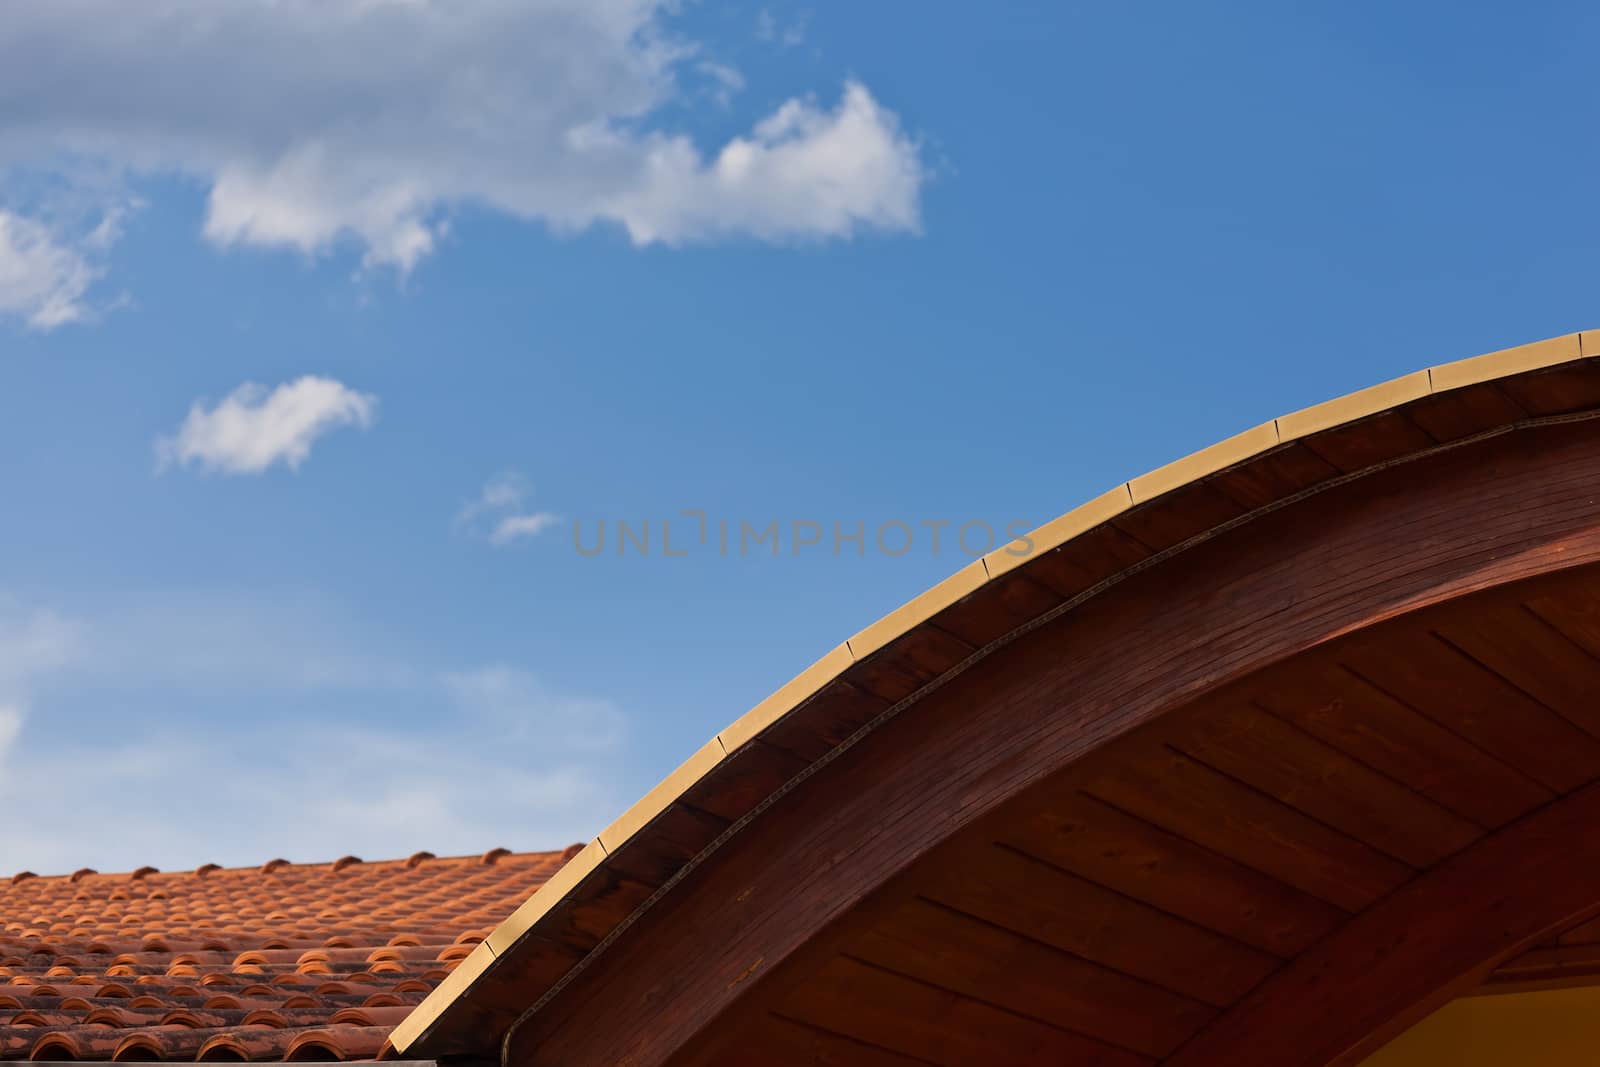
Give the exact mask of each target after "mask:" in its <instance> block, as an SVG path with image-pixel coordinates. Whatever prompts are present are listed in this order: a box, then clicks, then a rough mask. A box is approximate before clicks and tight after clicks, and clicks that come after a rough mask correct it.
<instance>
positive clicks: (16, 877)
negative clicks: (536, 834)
mask: <svg viewBox="0 0 1600 1067" xmlns="http://www.w3.org/2000/svg"><path fill="white" fill-rule="evenodd" d="M572 851H573V846H568V847H567V848H565V849H559V848H557V849H547V850H541V851H527V852H515V851H512V850H511V849H506V848H492V849H489V850H488V851H486V852H479V853H468V854H465V855H455V856H436V855H434V854H433V853H432V852H428V851H426V850H424V851H418V852H413V853H412V854H411V855H409V856H399V857H395V858H392V859H382V860H370V861H364V860H362V859H360V858H358V857H356V856H350V855H346V856H340V857H338V858H330V859H327V860H319V861H312V862H306V863H295V862H291V861H289V860H286V859H280V858H274V859H270V860H267V861H266V862H265V863H261V864H254V865H247V866H246V865H241V866H237V867H225V866H222V865H221V864H217V863H202V864H200V865H199V866H197V867H194V868H192V869H188V870H176V871H163V870H161V869H160V868H158V867H152V866H141V867H137V868H135V869H133V870H131V871H104V872H102V871H97V870H95V869H94V868H92V867H80V868H78V869H77V870H75V871H72V872H70V873H66V874H36V873H34V872H33V871H30V870H22V871H17V872H16V873H14V874H11V875H9V876H6V875H0V879H3V880H4V881H6V882H9V883H10V884H11V885H13V886H16V885H20V884H21V883H23V882H39V883H59V882H78V881H82V880H84V879H86V878H95V879H102V880H104V879H109V880H113V881H122V882H128V881H143V880H151V881H164V880H167V879H171V878H175V877H180V876H185V877H197V878H206V877H210V876H211V875H233V874H241V873H247V874H262V875H265V874H271V873H275V872H279V871H312V870H322V871H325V872H328V873H334V872H338V871H343V870H345V869H362V868H365V869H371V868H375V867H377V868H384V869H391V868H399V869H410V868H415V867H430V866H434V865H439V866H458V867H465V866H472V865H477V864H485V865H487V864H493V863H498V862H502V861H504V860H513V861H516V860H526V859H560V858H562V857H563V856H565V855H567V854H568V853H570V852H572Z"/></svg>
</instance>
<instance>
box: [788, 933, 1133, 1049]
mask: <svg viewBox="0 0 1600 1067" xmlns="http://www.w3.org/2000/svg"><path fill="white" fill-rule="evenodd" d="M780 1014H781V1015H782V1016H783V1017H785V1018H791V1019H796V1020H799V1021H802V1022H813V1023H814V1024H817V1025H822V1026H825V1027H826V1028H827V1029H828V1030H830V1031H833V1032H835V1033H841V1034H845V1035H847V1036H849V1037H854V1038H857V1039H858V1040H862V1041H867V1042H870V1043H872V1044H874V1045H877V1046H879V1047H880V1048H886V1049H890V1050H893V1051H895V1052H900V1053H904V1054H906V1055H911V1056H915V1057H917V1058H918V1059H921V1060H926V1061H927V1062H929V1063H937V1064H941V1065H947V1067H961V1065H964V1064H971V1063H1070V1064H1074V1065H1079V1064H1081V1065H1083V1067H1091V1065H1094V1067H1142V1065H1145V1064H1151V1063H1154V1062H1155V1061H1154V1060H1153V1059H1152V1058H1150V1057H1148V1056H1140V1055H1138V1054H1136V1053H1133V1052H1129V1051H1127V1050H1126V1049H1118V1048H1114V1047H1112V1046H1110V1045H1106V1044H1104V1043H1103V1042H1099V1041H1095V1040H1094V1039H1093V1038H1089V1037H1085V1036H1083V1035H1081V1034H1074V1033H1072V1032H1071V1031H1068V1030H1063V1029H1059V1028H1057V1027H1053V1026H1048V1025H1045V1024H1043V1023H1040V1022H1036V1021H1034V1020H1032V1019H1029V1018H1027V1017H1026V1016H1021V1015H1014V1014H1012V1013H1010V1012H1006V1011H1002V1010H1000V1009H998V1008H995V1007H993V1006H992V1005H989V1004H985V1003H984V1002H983V1001H980V1000H974V999H972V998H970V997H963V996H960V995H959V994H955V993H951V992H949V991H948V990H943V989H939V988H937V987H935V986H930V985H927V984H926V983H923V982H918V981H915V980H914V979H910V978H906V977H904V976H902V975H897V974H895V973H894V972H892V971H886V970H883V969H881V968H878V967H873V966H871V965H870V964H866V963H861V962H859V961H857V960H852V959H848V958H845V957H839V958H837V959H834V960H833V961H831V962H830V963H829V964H828V965H827V966H826V967H824V968H823V969H822V970H821V972H820V973H818V975H817V976H816V980H815V981H814V982H810V983H808V984H807V985H805V986H803V987H801V988H800V989H797V990H796V991H795V994H794V996H793V997H792V998H791V999H790V1000H789V1001H788V1002H787V1003H786V1004H784V1005H783V1008H782V1010H781V1011H780ZM819 1020H825V1022H820V1023H819V1022H818V1021H819Z"/></svg>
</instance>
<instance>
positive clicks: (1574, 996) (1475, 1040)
mask: <svg viewBox="0 0 1600 1067" xmlns="http://www.w3.org/2000/svg"><path fill="white" fill-rule="evenodd" d="M1592 1063H1600V987H1595V986H1586V987H1581V988H1574V989H1544V990H1539V991H1537V992H1531V993H1502V994H1497V995H1493V996H1475V997H1463V998H1462V999H1460V1000H1455V1001H1451V1002H1450V1003H1449V1004H1446V1005H1445V1006H1444V1007H1442V1008H1440V1009H1439V1010H1438V1011H1436V1012H1434V1013H1433V1014H1432V1015H1430V1016H1428V1017H1427V1018H1426V1019H1424V1020H1422V1021H1421V1022H1420V1023H1418V1024H1417V1025H1416V1026H1413V1027H1412V1028H1411V1029H1410V1030H1407V1031H1406V1032H1405V1033H1403V1034H1401V1035H1400V1036H1399V1037H1397V1038H1395V1039H1394V1040H1393V1041H1391V1042H1389V1044H1387V1045H1385V1046H1384V1047H1383V1048H1381V1049H1379V1050H1378V1052H1377V1053H1376V1054H1375V1055H1373V1056H1371V1057H1369V1058H1368V1059H1367V1060H1366V1061H1365V1062H1364V1063H1363V1064H1362V1067H1547V1065H1548V1067H1578V1065H1582V1064H1592Z"/></svg>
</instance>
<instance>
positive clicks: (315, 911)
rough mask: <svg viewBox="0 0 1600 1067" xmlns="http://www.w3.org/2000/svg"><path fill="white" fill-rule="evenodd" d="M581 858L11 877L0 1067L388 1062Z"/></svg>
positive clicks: (5, 881)
mask: <svg viewBox="0 0 1600 1067" xmlns="http://www.w3.org/2000/svg"><path fill="white" fill-rule="evenodd" d="M575 851H576V849H575V848H574V849H567V850H566V851H563V852H527V853H514V852H509V851H507V850H505V849H493V850H491V851H489V852H486V853H484V854H482V855H479V856H460V857H454V858H448V857H447V858H441V857H437V856H435V855H434V854H433V853H431V852H416V853H413V854H412V855H411V856H410V857H408V858H406V859H400V860H388V861H382V862H363V861H362V860H360V859H358V858H356V857H355V856H344V857H342V858H340V859H338V860H335V861H333V862H331V863H317V864H294V863H289V862H288V861H286V860H281V859H274V860H270V861H268V862H267V863H264V864H262V865H261V866H260V867H249V868H225V867H219V866H217V865H216V864H214V863H208V864H206V865H204V866H203V867H200V868H198V869H196V870H193V871H181V872H161V871H158V870H157V869H156V868H154V867H140V868H139V869H138V870H136V871H132V872H127V873H122V874H100V873H98V872H97V871H94V870H91V869H90V868H87V867H85V868H83V869H81V870H78V871H74V872H73V873H72V874H70V875H61V876H51V877H41V876H39V875H36V874H34V873H32V872H30V871H21V872H18V873H17V874H15V875H13V876H11V877H10V878H0V1059H9V1060H26V1059H34V1060H69V1059H70V1060H123V1061H129V1060H140V1061H149V1060H179V1061H190V1060H200V1061H207V1062H209V1061H240V1060H256V1061H261V1060H279V1061H282V1060H288V1061H296V1060H371V1059H375V1058H377V1057H378V1056H379V1055H380V1054H381V1053H382V1052H383V1051H384V1049H385V1045H386V1042H387V1039H388V1036H389V1032H390V1031H391V1030H392V1029H393V1028H394V1027H395V1025H396V1024H398V1023H399V1022H400V1021H401V1020H402V1019H404V1018H405V1017H406V1015H407V1014H408V1013H409V1012H410V1011H411V1009H412V1008H413V1007H415V1006H416V1005H417V1004H419V1003H421V1001H422V999H423V998H424V997H425V996H427V994H428V993H429V992H430V991H431V990H432V989H433V987H434V986H436V985H437V984H438V983H439V982H440V981H441V980H442V979H443V978H444V977H445V975H447V974H449V973H450V971H451V969H453V968H454V967H455V966H456V965H457V964H458V963H459V962H460V961H461V960H462V959H464V958H465V957H466V956H467V954H468V953H470V952H471V951H472V948H473V946H475V945H476V944H477V943H478V942H479V941H482V940H483V939H484V937H485V936H486V935H487V933H488V931H489V930H491V929H493V928H494V927H495V925H496V924H497V923H499V922H500V920H501V919H503V918H505V917H506V916H507V915H509V914H510V913H511V912H512V911H514V910H516V908H517V907H518V906H519V905H521V904H522V903H523V902H524V901H525V900H527V898H528V897H529V896H530V895H531V894H532V893H533V891H534V890H535V889H536V888H538V887H539V886H540V885H542V884H544V882H545V881H546V880H548V879H549V877H550V876H551V875H552V874H554V873H555V872H556V871H557V870H559V869H560V867H561V865H562V864H563V863H565V862H566V861H567V859H569V858H570V857H571V855H573V854H574V853H575Z"/></svg>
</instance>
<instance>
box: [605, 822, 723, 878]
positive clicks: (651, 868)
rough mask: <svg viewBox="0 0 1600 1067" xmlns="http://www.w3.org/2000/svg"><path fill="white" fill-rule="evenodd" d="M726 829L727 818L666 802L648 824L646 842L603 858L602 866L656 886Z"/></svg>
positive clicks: (676, 871)
mask: <svg viewBox="0 0 1600 1067" xmlns="http://www.w3.org/2000/svg"><path fill="white" fill-rule="evenodd" d="M727 828H728V820H727V819H721V818H718V817H717V816H715V815H711V814H709V813H708V812H704V811H700V810H698V809H696V808H691V807H689V806H688V805H686V804H670V805H668V806H667V810H666V811H664V812H662V813H661V814H660V815H658V816H656V819H655V822H653V823H651V834H650V839H649V841H648V842H641V843H640V845H639V846H638V847H634V848H628V849H624V850H622V851H620V852H618V853H617V854H616V855H613V856H607V857H606V867H607V868H609V869H610V870H613V871H616V872H617V873H618V874H620V875H622V876H624V877H626V878H631V879H633V880H634V881H636V882H642V883H644V884H645V885H653V886H656V885H660V884H661V883H662V882H665V881H666V880H667V879H668V878H671V877H672V876H673V875H674V874H676V873H678V871H679V870H680V869H681V868H682V867H683V865H684V864H685V863H687V862H689V860H691V859H692V858H694V857H695V856H696V855H698V854H699V852H700V850H701V849H703V848H705V847H706V845H708V844H710V843H711V841H712V840H713V839H714V838H715V837H716V836H717V835H718V834H720V833H722V831H724V830H726V829H727Z"/></svg>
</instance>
